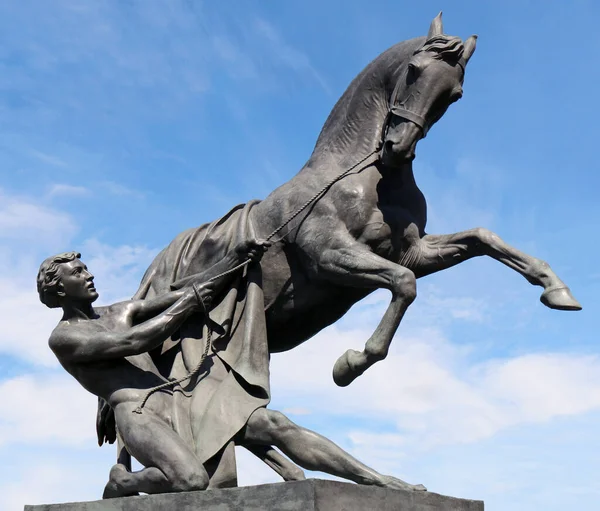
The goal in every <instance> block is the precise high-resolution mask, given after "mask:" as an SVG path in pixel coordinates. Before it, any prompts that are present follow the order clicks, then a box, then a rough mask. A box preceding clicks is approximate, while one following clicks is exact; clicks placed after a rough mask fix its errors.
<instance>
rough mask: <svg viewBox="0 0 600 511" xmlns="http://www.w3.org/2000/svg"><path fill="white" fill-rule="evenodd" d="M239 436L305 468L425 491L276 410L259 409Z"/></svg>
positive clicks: (374, 483) (371, 482)
mask: <svg viewBox="0 0 600 511" xmlns="http://www.w3.org/2000/svg"><path fill="white" fill-rule="evenodd" d="M242 435H243V437H242V439H240V443H242V444H244V445H245V444H246V443H250V444H253V443H254V444H260V445H274V446H275V447H277V448H278V449H280V450H281V451H282V452H283V453H284V454H285V455H286V456H288V457H289V458H290V459H291V460H292V461H293V462H294V463H297V464H298V465H300V466H301V467H303V468H305V469H307V470H319V471H321V472H326V473H328V474H332V475H335V476H338V477H343V478H344V479H349V480H350V481H354V482H356V483H359V484H367V485H376V486H385V487H388V488H396V489H405V490H406V489H408V490H425V487H424V486H422V485H416V486H414V485H412V484H408V483H406V482H404V481H401V480H400V479H396V478H394V477H391V476H384V475H382V474H380V473H378V472H376V471H375V470H373V469H372V468H369V467H367V466H366V465H364V464H363V463H361V462H360V461H358V460H357V459H356V458H353V457H352V456H351V455H350V454H348V453H347V452H345V451H343V450H342V449H341V448H340V447H338V446H337V445H335V444H334V443H333V442H332V441H330V440H328V439H327V438H325V437H323V436H321V435H319V434H318V433H315V432H314V431H310V430H308V429H305V428H302V427H300V426H298V425H297V424H294V423H293V422H292V421H291V420H289V419H288V418H287V417H286V416H285V415H283V414H282V413H280V412H275V411H272V410H267V409H266V408H259V409H258V410H256V411H255V412H254V413H253V414H252V415H251V416H250V418H249V419H248V422H247V424H246V427H245V428H244V430H243V431H242Z"/></svg>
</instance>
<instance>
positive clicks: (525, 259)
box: [402, 228, 581, 310]
mask: <svg viewBox="0 0 600 511" xmlns="http://www.w3.org/2000/svg"><path fill="white" fill-rule="evenodd" d="M482 255H487V256H489V257H492V258H494V259H496V260H497V261H500V262H501V263H502V264H505V265H506V266H508V267H509V268H512V269H513V270H515V271H516V272H518V273H520V274H521V275H523V277H525V278H526V279H527V280H528V281H529V282H530V283H531V284H533V285H536V286H541V287H543V288H544V292H543V293H542V296H541V297H540V300H541V302H542V303H543V304H544V305H546V306H547V307H550V308H551V309H559V310H581V305H580V304H579V302H578V301H577V300H576V299H575V298H574V297H573V295H572V294H571V291H570V290H569V288H568V287H567V286H566V285H565V283H564V282H563V281H562V280H560V279H559V278H558V277H557V276H556V274H555V273H554V272H553V271H552V269H551V268H550V266H549V265H548V263H546V262H545V261H542V260H541V259H537V258H535V257H532V256H530V255H527V254H525V253H523V252H521V251H520V250H517V249H516V248H514V247H511V246H510V245H509V244H508V243H506V242H505V241H504V240H502V239H501V238H500V237H499V236H498V235H497V234H495V233H493V232H492V231H489V230H487V229H483V228H476V229H470V230H468V231H463V232H458V233H455V234H441V235H435V234H427V235H425V236H424V237H423V238H421V240H420V242H419V243H417V244H415V245H414V246H413V247H412V248H411V249H410V250H409V251H408V252H407V254H406V255H405V257H404V258H403V260H402V262H404V264H406V265H407V266H408V267H409V268H411V269H412V270H413V271H414V273H415V275H416V276H417V278H419V277H423V276H425V275H429V274H431V273H435V272H437V271H440V270H444V269H446V268H449V267H451V266H454V265H455V264H458V263H461V262H462V261H465V260H467V259H470V258H472V257H476V256H482Z"/></svg>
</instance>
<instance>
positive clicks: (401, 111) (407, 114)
mask: <svg viewBox="0 0 600 511" xmlns="http://www.w3.org/2000/svg"><path fill="white" fill-rule="evenodd" d="M390 113H391V114H393V115H396V116H397V117H401V118H402V119H406V120H407V121H410V122H412V123H413V124H416V125H417V126H418V127H419V128H420V129H421V131H422V132H423V138H425V136H426V135H427V131H429V127H428V126H427V122H426V121H425V119H424V118H423V117H421V116H420V115H419V114H415V113H414V112H411V111H410V110H406V109H405V108H400V107H399V106H393V107H392V108H391V109H390Z"/></svg>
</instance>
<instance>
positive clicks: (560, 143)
mask: <svg viewBox="0 0 600 511" xmlns="http://www.w3.org/2000/svg"><path fill="white" fill-rule="evenodd" d="M217 5H218V6H217ZM441 9H443V10H444V25H445V31H446V33H448V34H452V35H458V36H461V37H462V38H463V39H464V38H466V37H467V36H469V35H471V34H473V33H476V34H478V35H479V40H478V44H477V50H476V52H475V54H474V56H473V58H472V59H471V61H470V63H469V66H468V70H467V76H466V80H465V86H464V89H465V94H464V97H463V99H462V100H461V101H460V102H458V103H457V104H456V105H453V106H452V107H451V109H450V111H449V112H448V113H447V114H446V116H445V117H444V118H443V119H442V121H440V122H439V123H438V125H436V126H435V128H434V129H432V131H431V132H430V134H429V135H428V137H427V139H425V140H424V141H423V142H422V143H420V144H419V147H418V150H417V159H416V161H415V165H414V166H415V173H416V176H417V180H418V182H419V185H420V186H421V188H422V189H423V191H424V193H425V195H426V196H427V199H428V203H429V208H430V209H429V217H430V219H429V226H428V231H429V232H432V233H444V232H453V231H459V230H464V229H467V228H471V227H475V226H484V227H488V228H490V229H492V230H495V231H497V232H498V233H499V234H500V235H501V236H502V237H503V238H504V239H505V240H506V241H508V242H509V243H511V244H514V245H515V246H517V247H519V248H521V249H522V250H524V251H527V252H529V253H531V254H533V255H536V256H538V257H540V258H543V259H545V260H547V261H548V262H550V264H551V265H552V267H553V268H554V270H555V271H556V272H557V273H558V275H559V276H560V277H561V278H562V279H563V280H565V281H566V282H567V283H568V284H569V285H570V286H571V288H572V290H573V292H574V294H575V296H576V297H577V298H578V299H579V301H580V302H581V303H582V304H583V306H584V310H583V311H582V312H579V313H561V312H557V311H551V310H548V309H545V308H544V307H543V306H542V305H541V304H540V303H539V301H538V297H539V291H540V290H539V288H533V287H531V286H529V284H528V283H527V282H526V281H524V280H523V279H522V278H521V277H520V276H519V275H517V274H515V273H513V272H511V271H509V270H508V269H507V268H505V267H502V266H501V265H499V264H497V263H496V262H495V261H491V260H484V259H479V260H474V261H469V262H468V263H465V264H464V265H462V266H460V267H456V268H453V269H452V270H449V271H447V272H444V273H440V274H437V275H433V276H431V277H428V278H426V279H423V280H422V281H419V298H418V299H417V301H416V302H415V304H414V305H413V306H412V307H411V309H410V310H409V312H408V313H407V316H406V319H405V321H404V322H403V324H402V326H401V328H400V330H399V332H398V334H397V336H396V338H395V341H394V343H393V348H392V351H391V354H390V357H389V358H388V359H387V360H386V361H385V362H382V363H381V364H379V365H378V366H375V367H374V368H372V369H371V370H370V371H369V372H368V373H367V374H365V375H364V376H363V377H362V378H360V379H359V380H357V381H356V382H355V383H354V384H353V385H352V386H350V387H348V388H345V389H339V388H337V387H335V385H334V384H333V382H332V380H331V376H330V375H331V368H332V366H333V363H334V362H335V360H336V359H337V357H338V356H339V355H340V354H341V353H342V352H343V351H344V350H345V349H347V348H348V347H354V348H357V347H359V346H361V345H362V343H363V342H364V341H365V340H366V338H367V337H368V336H369V334H370V333H371V332H372V331H373V329H374V327H375V325H376V324H377V322H378V320H379V318H380V317H381V315H382V314H383V310H384V309H385V306H386V305H387V300H388V299H389V298H388V296H387V294H386V293H375V294H374V295H373V296H371V297H369V298H368V299H366V300H365V301H364V302H362V303H360V304H358V305H357V306H356V307H354V308H353V309H352V310H351V311H350V313H349V314H348V315H347V316H346V317H345V318H344V319H343V320H342V321H340V322H339V323H338V324H337V325H335V326H334V327H331V328H330V329H328V330H326V331H325V332H323V333H321V334H319V335H318V336H317V337H316V338H314V339H312V340H311V341H309V342H308V343H306V344H305V345H304V346H302V347H301V348H299V349H297V350H294V351H293V352H291V353H287V354H283V355H278V356H275V357H274V358H273V393H274V396H273V408H276V409H281V410H284V411H285V412H286V413H288V414H289V416H290V417H291V418H292V419H294V420H296V421H297V422H298V423H300V424H302V425H305V426H307V427H311V428H314V429H316V430H318V431H319V432H321V433H323V434H326V435H328V436H329V437H331V438H332V439H334V440H335V441H336V442H338V443H339V444H340V445H342V446H344V447H345V448H347V449H348V450H350V451H351V452H353V453H354V454H355V455H356V456H358V457H359V458H360V459H362V460H363V461H365V462H367V463H368V464H370V465H372V466H374V467H375V468H377V469H379V470H381V471H383V472H388V473H391V474H394V475H397V476H400V477H403V478H405V479H407V480H408V481H410V482H415V483H417V482H420V483H424V484H425V485H426V486H428V487H429V488H430V489H431V490H432V491H437V492H441V493H447V494H451V495H456V496H463V497H471V498H480V499H484V500H485V501H486V509H488V510H491V511H494V510H496V511H498V510H504V509H511V510H531V509H545V510H548V511H552V510H559V509H565V508H569V509H576V508H581V509H593V508H595V507H599V506H600V483H598V481H599V480H600V468H599V466H600V441H599V440H598V437H597V431H598V430H599V428H600V358H599V349H598V345H597V340H598V334H597V332H598V327H599V325H598V310H599V309H598V305H599V301H598V298H597V292H598V288H599V283H600V270H598V266H597V263H596V258H597V254H598V252H599V248H600V247H599V243H598V238H597V236H596V234H597V232H598V228H597V224H598V221H599V220H600V207H599V206H598V200H597V193H598V190H599V188H600V178H599V177H598V173H597V170H598V164H597V141H596V138H597V136H598V128H597V117H598V114H599V113H600V105H599V99H598V98H599V96H598V94H597V89H598V82H599V81H600V67H599V66H598V65H597V58H596V56H597V55H598V54H599V53H600V36H599V35H598V30H597V25H598V19H600V6H598V4H597V3H595V2H592V1H591V0H589V1H583V0H581V1H572V2H569V3H567V2H557V1H552V2H541V1H519V2H517V1H505V2H495V3H491V2H477V1H460V0H457V1H455V2H452V3H446V2H440V1H422V2H418V3H415V5H410V6H409V4H408V3H407V2H392V1H374V0H370V1H368V2H367V1H350V0H345V1H328V2H314V1H305V2H277V3H276V2H269V3H264V2H258V1H250V0H248V1H244V2H241V1H238V2H232V1H220V2H218V3H215V2H206V3H203V2H200V1H191V0H187V1H183V0H170V1H166V0H162V1H161V0H152V1H146V2H142V1H133V0H131V1H120V2H117V1H106V2H85V1H74V0H72V1H58V0H57V1H55V2H42V1H38V2H29V3H25V2H17V1H5V2H2V4H1V5H0V262H1V263H2V264H0V288H2V289H3V291H4V292H3V293H2V296H1V297H0V318H1V320H2V325H3V329H2V331H1V332H0V459H2V460H3V463H2V466H1V468H0V481H2V482H1V483H0V508H1V509H5V510H7V511H13V510H17V509H22V506H23V504H24V503H26V502H27V503H39V502H60V501H69V500H81V499H87V500H89V499H94V498H97V497H98V496H99V495H100V492H101V488H102V486H103V484H104V482H105V478H106V477H107V474H108V469H109V468H110V466H111V464H112V463H113V460H114V450H113V448H112V447H104V448H102V449H100V448H98V447H96V445H95V440H94V419H95V399H94V398H93V397H92V396H91V395H89V394H86V393H85V391H83V390H81V389H79V388H78V386H77V383H76V382H75V381H73V380H72V379H70V378H69V377H67V376H66V375H63V372H62V370H61V369H60V368H59V367H58V366H57V364H56V361H54V360H53V356H52V354H51V352H50V351H49V349H48V348H47V345H46V339H47V338H48V335H49V333H50V331H51V329H52V328H53V326H54V324H55V323H56V322H57V321H58V319H59V317H60V313H59V312H57V311H50V310H46V309H45V308H44V307H43V306H42V305H41V304H40V303H39V302H38V301H37V296H36V294H35V284H34V280H35V273H36V271H37V267H38V265H39V263H40V262H41V260H42V259H43V258H45V257H46V256H48V255H49V254H51V253H54V252H58V251H63V250H71V249H76V250H79V251H81V252H82V253H83V257H84V259H85V260H86V261H87V262H88V265H89V266H90V268H91V269H92V271H94V272H95V273H96V275H97V285H98V288H99V290H100V293H101V300H102V302H103V303H109V302H111V301H115V300H118V299H121V298H126V297H128V296H130V295H131V294H133V293H134V292H135V290H136V288H137V284H138V282H139V279H140V277H141V274H142V273H143V271H144V270H145V268H146V267H147V265H148V263H149V262H150V261H151V259H152V257H153V256H154V255H155V254H156V253H157V251H159V250H160V249H161V248H162V247H163V246H165V245H166V244H167V243H168V242H169V241H170V240H171V239H172V238H173V237H174V236H175V235H176V234H177V233H178V232H180V231H181V230H183V229H185V228H188V227H192V226H195V225H199V224H201V223H203V222H205V221H209V220H212V219H215V218H217V217H218V216H220V215H221V214H223V213H225V212H226V211H227V210H228V209H229V208H230V207H232V206H233V205H235V204H238V203H241V202H245V201H247V200H250V199H253V198H262V197H265V196H266V195H267V194H268V193H269V192H270V191H271V190H272V189H274V188H275V187H277V186H278V185H280V184H282V183H283V182H285V181H286V180H288V179H289V178H291V177H292V176H293V175H294V174H295V173H296V172H297V171H298V170H299V169H300V168H301V166H302V165H303V164H304V162H305V160H306V159H307V158H308V156H309V155H310V152H311V150H312V146H313V144H314V142H315V140H316V137H317V135H318V132H319V130H320V128H321V126H322V124H323V122H324V120H325V118H326V116H327V114H328V113H329V110H330V109H331V107H332V106H333V104H334V103H335V101H336V100H337V99H338V97H339V96H340V95H341V94H342V93H343V91H344V90H345V88H346V86H347V85H348V84H349V82H350V80H351V79H352V78H353V77H354V76H355V75H356V74H357V73H358V72H360V71H361V70H362V68H363V67H364V66H365V65H366V64H367V63H368V62H369V61H370V60H372V59H373V58H375V57H376V56H377V55H378V54H379V53H380V52H381V51H383V50H385V49H386V48H388V47H389V46H391V45H392V44H394V43H396V42H398V41H401V40H404V39H408V38H411V37H416V36H420V35H424V34H425V33H426V32H427V29H428V27H429V23H430V21H431V19H432V18H433V17H434V16H435V15H436V14H437V13H438V12H439V11H440V10H441ZM240 460H241V461H240V463H241V465H242V471H243V470H245V473H242V474H241V480H242V482H243V483H245V484H251V483H257V482H265V481H275V480H277V479H276V477H275V475H274V474H273V473H270V472H269V470H268V469H266V468H264V467H262V466H261V465H260V464H259V463H258V462H256V461H254V460H252V459H251V458H250V456H249V455H247V454H245V453H243V452H241V453H240Z"/></svg>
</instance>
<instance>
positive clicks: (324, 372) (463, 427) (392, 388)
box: [272, 326, 600, 449]
mask: <svg viewBox="0 0 600 511" xmlns="http://www.w3.org/2000/svg"><path fill="white" fill-rule="evenodd" d="M369 334H370V332H369V331H359V330H351V331H342V330H340V329H339V328H338V327H335V326H334V327H330V328H329V329H328V330H326V331H325V332H322V333H320V334H318V335H317V336H315V338H313V339H311V340H310V341H309V342H308V343H306V344H305V345H303V346H301V347H300V348H298V349H297V350H296V352H295V353H287V354H281V355H276V356H274V357H273V359H272V380H273V383H272V388H273V391H274V393H275V394H274V396H275V397H274V404H275V405H276V406H277V405H278V404H279V402H280V401H281V402H285V405H286V406H289V407H305V406H306V407H309V408H310V409H311V410H313V412H314V413H315V414H317V415H319V414H323V413H325V414H328V415H329V416H336V415H337V416H340V417H352V416H357V417H364V416H368V417H371V418H373V419H378V420H385V421H387V422H388V423H394V424H396V433H397V434H398V435H401V436H402V437H403V438H408V439H410V443H416V444H418V445H420V446H421V447H422V448H427V449H430V448H433V447H434V446H438V445H452V444H460V443H470V442H476V441H479V440H482V439H485V438H489V437H491V436H493V435H495V434H497V433H498V432H500V431H503V430H506V429H507V428H510V427H514V426H517V425H522V424H533V423H543V422H546V421H548V420H551V419H556V418H558V417H561V416H568V415H575V414H581V413H585V412H589V411H592V410H597V409H600V359H599V358H598V357H591V356H579V355H576V354H566V353H547V354H544V353H541V354H530V355H523V356H517V357H513V358H506V359H493V360H491V361H486V362H480V363H475V364H471V362H470V360H469V359H470V355H471V352H472V348H469V347H467V348H463V347H460V348H459V347H457V346H455V345H453V344H452V343H450V342H449V341H448V340H447V339H446V338H445V337H444V335H443V334H442V333H441V332H439V331H438V330H436V329H434V328H431V329H428V330H423V329H417V330H416V331H413V332H410V334H408V335H407V334H405V335H403V336H397V338H396V339H395V340H394V342H393V343H392V349H391V351H390V355H389V356H388V358H387V359H386V360H385V361H383V362H380V363H378V364H376V365H375V366H373V367H372V368H371V369H369V370H368V371H367V372H366V373H365V374H364V375H363V376H361V377H360V378H358V379H357V380H356V381H355V382H354V383H353V384H352V385H351V386H350V387H348V388H344V389H340V388H336V387H335V386H334V385H333V382H332V380H331V370H332V367H333V364H334V363H335V361H336V359H337V357H338V356H339V355H341V354H342V353H343V352H344V351H345V350H346V349H347V348H350V347H352V348H358V349H362V344H363V343H364V341H365V340H366V339H367V338H368V335H369ZM309 367H310V371H309V373H308V372H307V368H309ZM308 374H310V377H308ZM279 396H282V397H281V398H280V397H279ZM283 396H284V397H283ZM353 435H354V437H353V438H358V437H357V436H356V435H357V433H356V432H354V433H353ZM373 438H375V439H376V438H380V439H382V445H383V444H384V443H385V441H386V440H385V437H384V436H381V435H376V436H375V437H373ZM376 445H378V443H377V442H375V444H374V446H376Z"/></svg>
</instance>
